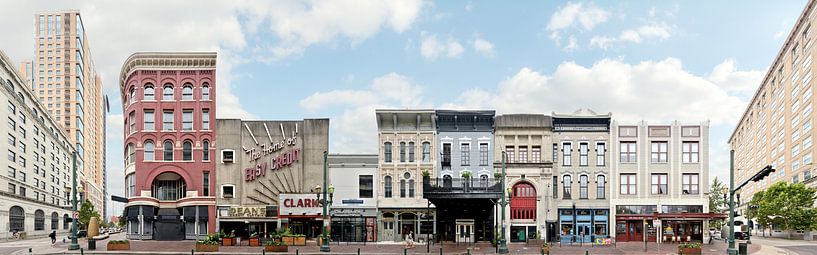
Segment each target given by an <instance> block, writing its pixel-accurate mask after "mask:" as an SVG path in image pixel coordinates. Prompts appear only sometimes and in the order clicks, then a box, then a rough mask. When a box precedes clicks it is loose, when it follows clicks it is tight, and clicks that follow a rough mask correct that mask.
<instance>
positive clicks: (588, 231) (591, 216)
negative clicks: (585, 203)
mask: <svg viewBox="0 0 817 255" xmlns="http://www.w3.org/2000/svg"><path fill="white" fill-rule="evenodd" d="M608 214H609V211H608V210H607V209H586V208H577V209H559V224H560V227H559V229H560V237H561V238H560V239H561V240H560V241H561V242H566V243H572V242H580V243H588V242H595V240H596V238H607V237H608V231H609V230H608V222H609V221H608Z"/></svg>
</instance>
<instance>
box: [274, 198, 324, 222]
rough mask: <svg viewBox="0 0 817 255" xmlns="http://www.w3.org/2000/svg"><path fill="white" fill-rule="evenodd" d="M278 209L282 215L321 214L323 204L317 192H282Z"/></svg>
mask: <svg viewBox="0 0 817 255" xmlns="http://www.w3.org/2000/svg"><path fill="white" fill-rule="evenodd" d="M278 203H279V205H278V210H279V211H280V214H279V215H280V216H281V217H287V216H319V215H321V213H322V210H323V205H322V204H321V202H320V200H318V196H317V195H315V194H280V195H278Z"/></svg>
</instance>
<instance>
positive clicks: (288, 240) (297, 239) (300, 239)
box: [281, 236, 306, 246]
mask: <svg viewBox="0 0 817 255" xmlns="http://www.w3.org/2000/svg"><path fill="white" fill-rule="evenodd" d="M281 240H283V241H284V244H286V245H292V246H304V245H306V237H305V236H285V237H283V238H281Z"/></svg>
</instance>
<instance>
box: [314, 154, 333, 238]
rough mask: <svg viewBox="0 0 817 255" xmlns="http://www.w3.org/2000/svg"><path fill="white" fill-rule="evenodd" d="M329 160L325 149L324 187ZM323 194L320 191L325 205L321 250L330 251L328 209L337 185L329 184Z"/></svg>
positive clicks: (319, 194)
mask: <svg viewBox="0 0 817 255" xmlns="http://www.w3.org/2000/svg"><path fill="white" fill-rule="evenodd" d="M328 160H329V153H328V152H326V151H324V152H323V187H326V171H327V169H328V168H329V165H328ZM320 192H322V193H323V196H322V197H321V193H318V200H320V201H321V204H322V205H323V233H322V234H321V249H320V250H321V251H322V252H329V214H328V212H327V209H328V208H329V204H331V203H332V198H333V197H334V193H335V187H333V186H329V188H325V189H321V191H320ZM327 192H329V199H326V198H327V194H326V193H327Z"/></svg>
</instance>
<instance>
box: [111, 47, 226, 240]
mask: <svg viewBox="0 0 817 255" xmlns="http://www.w3.org/2000/svg"><path fill="white" fill-rule="evenodd" d="M215 67H216V53H175V52H174V53H135V54H133V55H131V56H130V57H129V58H128V59H127V60H126V61H125V64H124V65H123V66H122V71H121V73H120V92H121V99H122V102H123V105H122V109H123V115H124V122H125V123H124V132H125V143H124V144H125V145H124V146H125V148H124V150H123V151H124V152H125V183H126V189H127V190H126V193H125V194H126V196H127V198H128V203H127V205H126V208H125V217H127V222H128V224H127V236H128V238H129V239H153V240H181V239H196V237H197V236H198V237H201V236H205V235H207V234H208V233H213V232H215V227H216V224H215V219H216V217H215V216H216V215H215V202H216V199H215V191H214V189H213V187H214V186H215V160H214V159H213V155H215V153H213V152H212V151H213V148H214V147H215V145H214V142H215V140H216V133H215V121H214V120H215V112H216V101H215V99H216V89H215V87H216V86H215V85H216V84H215V81H216V73H215V71H216V70H215V69H216V68H215Z"/></svg>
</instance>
